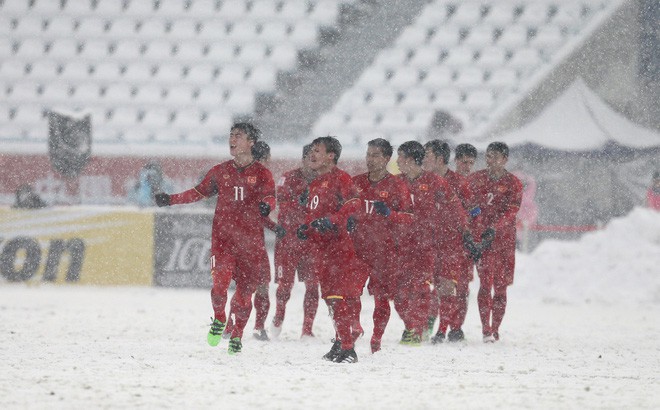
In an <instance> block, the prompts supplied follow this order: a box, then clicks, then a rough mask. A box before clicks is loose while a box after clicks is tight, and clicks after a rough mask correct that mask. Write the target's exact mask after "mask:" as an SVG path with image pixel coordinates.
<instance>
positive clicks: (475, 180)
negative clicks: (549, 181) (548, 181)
mask: <svg viewBox="0 0 660 410" xmlns="http://www.w3.org/2000/svg"><path fill="white" fill-rule="evenodd" d="M468 181H469V182H470V187H471V188H472V192H473V193H474V201H475V205H478V206H479V207H480V208H481V214H480V215H479V217H477V218H476V219H475V220H474V221H473V227H474V229H473V231H474V232H473V235H474V237H475V239H477V240H478V238H479V237H480V236H481V234H482V232H483V231H484V230H485V229H486V228H493V229H495V242H499V240H502V239H505V238H507V239H508V240H514V241H515V238H516V214H517V213H518V210H519V209H520V203H521V201H522V183H521V182H520V180H519V179H518V178H517V177H516V176H515V175H513V174H512V173H510V172H508V171H506V173H505V174H504V175H503V176H502V177H501V178H500V179H492V178H491V177H490V176H489V175H488V171H487V170H485V169H484V170H481V171H477V172H475V173H473V174H472V175H470V176H469V177H468Z"/></svg>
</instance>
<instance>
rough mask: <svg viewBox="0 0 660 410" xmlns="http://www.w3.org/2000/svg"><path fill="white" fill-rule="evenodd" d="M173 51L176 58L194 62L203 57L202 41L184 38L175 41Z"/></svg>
mask: <svg viewBox="0 0 660 410" xmlns="http://www.w3.org/2000/svg"><path fill="white" fill-rule="evenodd" d="M175 51H176V53H175V57H176V59H177V60H179V61H181V62H190V63H195V62H198V61H200V60H202V59H203V58H204V52H205V50H204V43H201V42H199V41H197V40H184V41H181V42H179V43H177V45H176V47H175Z"/></svg>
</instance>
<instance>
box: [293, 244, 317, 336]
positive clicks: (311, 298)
mask: <svg viewBox="0 0 660 410" xmlns="http://www.w3.org/2000/svg"><path fill="white" fill-rule="evenodd" d="M298 277H299V278H300V280H301V281H303V282H304V283H305V297H304V299H303V325H302V334H301V337H313V336H314V332H313V331H312V328H313V325H314V318H316V312H317V310H318V308H319V300H320V292H319V279H318V272H317V271H316V270H315V265H314V262H313V259H312V258H311V257H310V256H309V255H305V256H303V257H302V258H300V260H299V263H298Z"/></svg>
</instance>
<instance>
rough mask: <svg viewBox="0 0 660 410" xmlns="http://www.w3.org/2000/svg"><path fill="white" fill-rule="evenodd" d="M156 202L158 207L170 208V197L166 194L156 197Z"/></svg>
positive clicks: (160, 193) (158, 194)
mask: <svg viewBox="0 0 660 410" xmlns="http://www.w3.org/2000/svg"><path fill="white" fill-rule="evenodd" d="M154 200H155V201H156V205H158V206H170V196H169V195H168V194H166V193H164V192H159V193H157V194H156V195H154Z"/></svg>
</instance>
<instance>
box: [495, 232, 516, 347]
mask: <svg viewBox="0 0 660 410" xmlns="http://www.w3.org/2000/svg"><path fill="white" fill-rule="evenodd" d="M511 242H512V243H513V241H511ZM514 266H515V248H513V245H511V246H510V247H509V249H505V250H502V251H501V252H499V258H498V263H497V265H496V268H497V269H496V270H495V272H494V275H493V277H494V279H493V287H494V291H493V323H492V332H493V338H494V339H495V340H499V338H500V334H499V331H500V325H501V324H502V319H504V313H505V312H506V304H507V287H508V286H509V285H511V284H512V283H513V271H514Z"/></svg>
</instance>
